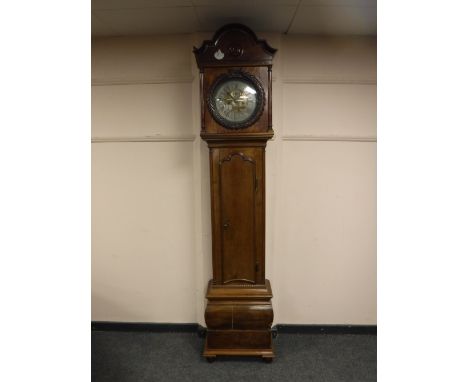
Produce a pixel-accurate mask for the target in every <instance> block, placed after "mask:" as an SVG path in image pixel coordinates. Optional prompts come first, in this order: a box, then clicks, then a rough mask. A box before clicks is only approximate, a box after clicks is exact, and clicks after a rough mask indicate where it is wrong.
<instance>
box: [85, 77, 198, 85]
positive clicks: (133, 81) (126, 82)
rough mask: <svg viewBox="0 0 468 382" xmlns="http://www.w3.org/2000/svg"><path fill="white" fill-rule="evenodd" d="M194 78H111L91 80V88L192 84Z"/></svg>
mask: <svg viewBox="0 0 468 382" xmlns="http://www.w3.org/2000/svg"><path fill="white" fill-rule="evenodd" d="M193 79H194V77H193V76H190V77H157V78H140V79H138V78H134V79H122V78H110V79H100V78H93V79H91V86H113V85H151V84H190V83H192V82H193Z"/></svg>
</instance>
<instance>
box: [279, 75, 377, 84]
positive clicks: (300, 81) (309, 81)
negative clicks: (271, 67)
mask: <svg viewBox="0 0 468 382" xmlns="http://www.w3.org/2000/svg"><path fill="white" fill-rule="evenodd" d="M282 83H283V84H318V85H321V84H325V85H327V84H328V85H376V84H377V80H376V79H375V78H334V77H322V78H320V77H315V78H313V77H312V78H301V77H297V78H294V77H291V78H287V77H286V78H283V80H282Z"/></svg>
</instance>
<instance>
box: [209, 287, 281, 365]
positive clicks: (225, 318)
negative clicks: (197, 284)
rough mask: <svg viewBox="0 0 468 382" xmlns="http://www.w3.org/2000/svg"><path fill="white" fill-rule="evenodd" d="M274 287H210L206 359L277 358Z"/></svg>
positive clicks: (269, 359)
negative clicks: (234, 357)
mask: <svg viewBox="0 0 468 382" xmlns="http://www.w3.org/2000/svg"><path fill="white" fill-rule="evenodd" d="M272 297H273V295H272V293H271V286H270V282H269V281H268V280H265V284H264V285H258V284H257V285H214V284H213V283H212V281H210V282H209V284H208V290H207V293H206V298H207V299H208V304H207V307H206V310H205V322H206V325H207V332H206V341H205V349H204V352H203V356H204V357H206V358H207V360H213V357H216V356H260V357H263V359H264V360H265V361H271V359H272V358H273V357H274V353H273V346H272V333H271V325H272V323H273V307H272V305H271V298H272Z"/></svg>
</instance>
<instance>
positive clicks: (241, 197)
mask: <svg viewBox="0 0 468 382" xmlns="http://www.w3.org/2000/svg"><path fill="white" fill-rule="evenodd" d="M275 52H276V49H273V48H271V47H270V46H269V45H268V44H267V43H266V42H265V41H263V40H258V39H257V37H256V35H255V34H254V33H253V32H252V31H251V30H250V29H249V28H247V27H245V26H243V25H239V24H230V25H226V26H225V27H223V28H221V29H220V30H218V32H216V34H215V35H214V37H213V39H212V40H209V41H204V42H203V44H202V46H201V47H200V48H194V54H195V56H196V60H197V64H198V67H199V69H200V100H201V134H200V135H201V138H202V139H203V140H205V141H206V142H207V143H208V147H209V149H210V177H211V226H212V256H213V279H212V280H210V282H209V283H208V289H207V293H206V298H207V299H208V304H207V307H206V311H205V322H206V325H207V336H206V342H205V349H204V352H203V355H204V356H205V357H206V358H207V360H209V361H211V360H214V359H215V357H216V356H220V355H252V356H261V357H263V358H264V360H265V361H271V360H272V359H273V347H272V334H271V325H272V322H273V308H272V305H271V298H272V297H273V295H272V292H271V286H270V282H269V280H266V279H265V147H266V143H267V141H268V140H269V139H271V138H272V137H273V130H272V118H271V88H272V75H271V68H272V59H273V55H274V53H275Z"/></svg>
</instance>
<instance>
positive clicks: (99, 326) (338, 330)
mask: <svg viewBox="0 0 468 382" xmlns="http://www.w3.org/2000/svg"><path fill="white" fill-rule="evenodd" d="M91 330H92V331H109V332H118V331H120V332H149V333H150V332H154V333H170V332H173V333H199V334H200V335H201V336H202V337H205V334H206V327H204V326H202V325H200V324H197V323H186V324H179V323H158V322H156V323H155V322H122V321H91ZM271 331H272V334H273V338H275V337H276V334H293V333H297V334H356V335H359V334H361V335H377V325H343V324H339V325H330V324H311V325H308V324H277V325H274V326H273V327H272V328H271Z"/></svg>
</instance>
